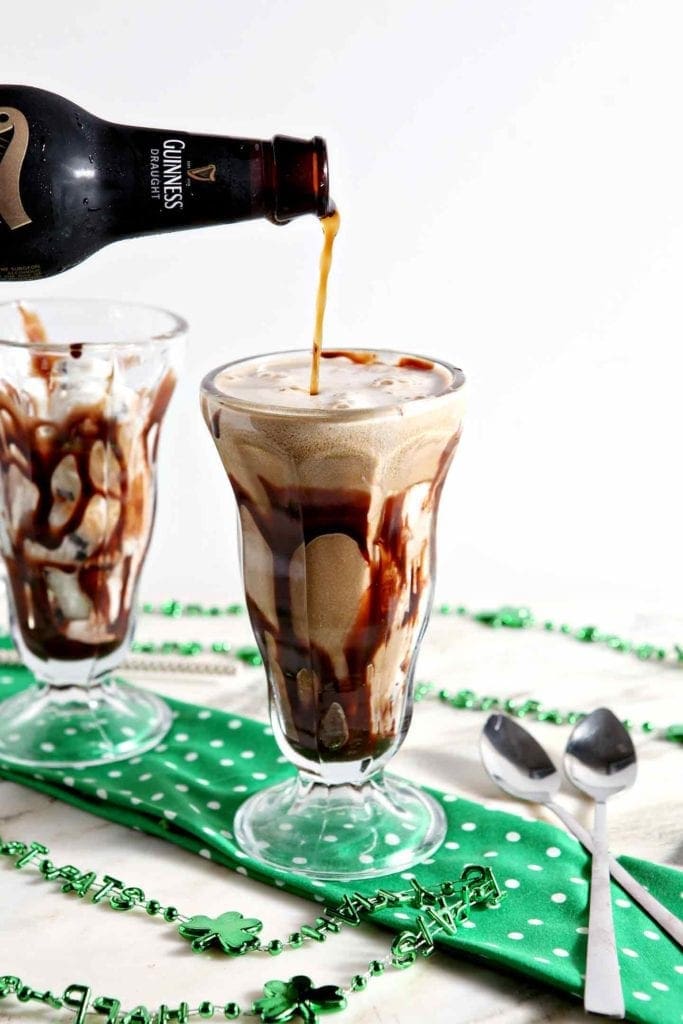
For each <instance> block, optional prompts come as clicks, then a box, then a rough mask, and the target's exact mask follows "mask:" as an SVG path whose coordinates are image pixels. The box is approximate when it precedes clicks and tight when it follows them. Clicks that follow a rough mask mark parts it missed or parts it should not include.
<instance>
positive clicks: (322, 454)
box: [202, 350, 462, 782]
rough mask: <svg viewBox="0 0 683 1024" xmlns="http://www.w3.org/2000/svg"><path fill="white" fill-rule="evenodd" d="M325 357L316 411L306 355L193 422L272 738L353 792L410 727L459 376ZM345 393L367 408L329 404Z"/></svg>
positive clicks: (386, 359)
mask: <svg viewBox="0 0 683 1024" xmlns="http://www.w3.org/2000/svg"><path fill="white" fill-rule="evenodd" d="M322 355H323V357H324V358H325V360H326V363H328V364H329V367H328V369H327V372H326V374H325V390H324V391H321V394H320V395H319V396H318V397H317V398H314V397H312V396H309V395H308V389H307V386H306V385H307V381H306V385H303V386H302V383H303V381H302V379H303V377H304V374H305V369H306V356H305V355H304V354H299V353H283V354H282V355H281V356H277V355H273V356H270V357H265V358H264V359H262V360H260V361H259V360H258V359H254V360H248V361H245V363H244V364H233V365H232V366H229V367H226V368H224V371H223V373H221V371H217V372H216V373H214V374H211V375H209V377H207V378H206V380H205V381H204V385H203V404H202V407H203V412H204V417H205V419H206V422H207V425H208V426H209V428H210V430H211V433H212V436H213V437H214V440H215V443H216V446H217V448H218V451H219V453H220V455H221V458H222V461H223V464H224V466H225V469H226V472H227V474H228V476H229V479H230V482H231V485H232V487H233V490H234V493H235V497H236V500H237V504H238V508H239V513H240V522H241V528H242V531H241V532H242V545H241V546H242V560H243V573H244V585H245V593H246V600H247V606H248V609H249V614H250V618H251V623H252V626H253V629H254V633H255V636H256V640H257V643H258V645H259V649H260V650H261V653H262V655H263V659H264V664H265V667H266V672H267V674H268V680H269V684H270V696H271V704H272V716H271V717H272V721H273V726H274V730H275V736H276V738H277V739H278V742H279V743H280V745H281V746H282V748H283V750H284V751H285V753H287V754H289V756H290V758H291V759H292V760H294V762H295V763H296V764H297V765H298V766H299V767H300V768H306V769H307V771H309V772H311V773H313V774H314V775H316V776H317V777H320V778H321V780H322V781H325V779H326V778H327V777H329V778H330V779H331V780H332V775H331V774H330V772H331V771H332V770H333V775H334V779H333V781H335V782H340V781H358V778H359V773H360V774H361V776H363V777H367V774H371V773H372V771H374V770H375V769H376V768H378V767H381V765H382V764H383V763H385V762H386V761H387V760H388V759H389V758H390V757H391V756H392V754H393V753H394V752H395V750H396V749H397V748H398V746H399V745H400V743H401V741H402V739H403V737H404V736H405V733H406V731H407V729H408V725H409V722H410V715H411V708H412V701H411V683H412V674H413V669H414V663H415V657H416V654H417V649H418V646H419V641H420V638H421V634H422V630H423V628H424V625H425V623H426V619H427V616H428V612H429V607H430V602H431V595H432V590H433V581H434V571H435V553H434V539H435V528H436V519H437V512H438V505H439V499H440V495H441V490H442V487H443V483H444V479H445V477H446V474H447V471H448V468H449V465H450V463H451V460H452V457H453V454H454V451H455V448H456V446H457V443H458V440H459V438H460V431H461V423H462V398H461V395H460V386H461V384H462V375H461V374H460V372H459V371H457V370H454V369H452V368H450V367H446V366H443V365H441V364H435V363H432V362H430V361H429V360H425V359H422V358H420V357H413V356H404V355H402V354H400V353H398V354H397V353H386V352H364V351H354V350H350V351H346V350H343V351H327V352H323V353H322ZM288 360H289V361H288ZM406 377H408V378H410V380H407V379H405V378H406ZM300 380H301V381H302V383H298V382H299V381H300ZM349 380H353V381H356V382H357V388H356V390H355V392H354V391H353V387H350V388H349V392H348V394H347V396H346V397H347V399H348V400H349V401H351V400H354V399H355V400H357V401H359V402H360V407H358V406H355V407H353V406H350V405H349V404H341V397H340V396H338V395H337V394H336V392H335V388H336V389H337V390H338V391H340V392H341V391H342V390H343V387H344V384H340V382H341V381H344V382H347V381H349ZM437 380H438V381H440V383H439V384H438V385H437V383H436V381H437ZM263 388H265V389H266V392H265V393H264V391H263ZM392 388H393V389H398V390H392ZM435 388H436V390H434V389H435ZM304 389H305V390H304ZM424 393H426V397H425V394H424ZM395 395H397V396H398V397H394V396H395ZM401 395H402V396H403V397H402V398H401ZM411 395H413V396H414V397H410V396H411ZM252 396H253V400H252ZM271 396H272V400H271ZM290 396H291V397H290ZM338 397H339V402H340V404H336V403H337V398H338ZM364 401H365V402H367V403H369V404H368V405H366V406H363V404H362V403H363V402H364ZM373 403H374V404H373ZM342 766H344V767H342Z"/></svg>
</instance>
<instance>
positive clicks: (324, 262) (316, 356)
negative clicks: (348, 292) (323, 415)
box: [309, 208, 340, 395]
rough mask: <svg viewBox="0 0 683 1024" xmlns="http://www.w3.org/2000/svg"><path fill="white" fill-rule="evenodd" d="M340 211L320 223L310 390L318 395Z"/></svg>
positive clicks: (334, 211)
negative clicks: (326, 312)
mask: <svg viewBox="0 0 683 1024" xmlns="http://www.w3.org/2000/svg"><path fill="white" fill-rule="evenodd" d="M339 223H340V218H339V211H338V210H337V209H336V208H335V209H334V210H333V211H332V213H330V214H328V215H327V217H322V218H321V220H320V224H321V226H322V229H323V235H324V236H325V237H324V240H323V251H322V253H321V255H320V277H319V279H318V295H317V298H316V302H315V330H314V332H313V359H312V362H311V383H310V387H309V391H310V393H311V394H312V395H317V394H318V392H319V391H320V354H321V352H322V347H323V320H324V318H325V305H326V303H327V279H328V277H329V276H330V267H331V266H332V246H333V245H334V240H335V238H336V237H337V232H338V231H339Z"/></svg>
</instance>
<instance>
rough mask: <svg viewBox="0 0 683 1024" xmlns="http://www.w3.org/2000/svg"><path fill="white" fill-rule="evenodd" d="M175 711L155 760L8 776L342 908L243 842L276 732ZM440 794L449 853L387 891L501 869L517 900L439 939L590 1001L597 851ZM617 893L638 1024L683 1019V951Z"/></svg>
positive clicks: (651, 867) (628, 861)
mask: <svg viewBox="0 0 683 1024" xmlns="http://www.w3.org/2000/svg"><path fill="white" fill-rule="evenodd" d="M0 682H1V683H2V685H0V698H4V697H9V696H10V695H11V694H12V693H15V692H17V691H18V690H20V689H23V688H24V687H25V686H26V685H28V684H29V682H30V676H29V674H28V672H26V670H25V669H23V668H12V669H6V670H4V671H3V673H2V675H1V676H0ZM169 704H170V706H171V707H172V709H173V712H174V724H173V728H172V729H171V732H170V733H169V735H168V737H167V738H166V739H165V741H164V742H163V743H162V744H161V745H160V746H158V747H157V748H156V749H155V750H153V751H152V752H150V753H148V754H145V755H144V756H143V757H135V758H133V759H132V760H130V761H125V762H120V763H117V764H116V765H114V766H113V767H101V768H87V769H84V770H81V771H78V772H69V771H68V770H64V771H61V770H59V771H58V770H53V771H50V772H45V771H43V772H42V773H40V774H36V773H32V772H28V771H26V772H23V771H21V772H20V771H18V770H16V769H11V768H10V767H9V766H8V765H7V764H3V763H2V758H1V756H0V774H1V775H2V776H4V777H5V778H7V779H12V780H13V781H15V782H20V783H23V784H25V785H27V786H32V787H34V788H35V789H39V790H41V791H42V792H44V793H48V794H50V795H51V796H54V797H58V798H59V799H62V800H65V801H67V802H68V803H71V804H74V805H75V806H77V807H80V808H82V809H83V810H87V811H90V812H92V813H94V814H98V815H100V816H102V817H104V818H108V819H110V820H112V821H115V822H118V823H119V824H121V825H128V826H132V827H137V828H139V829H142V830H143V831H145V832H149V833H151V834H153V835H156V836H163V837H165V838H167V839H169V840H170V841H171V842H174V843H177V844H178V845H180V846H183V847H185V848H187V849H189V850H192V851H194V852H196V853H199V854H200V856H203V857H207V858H209V859H211V860H214V861H216V862H217V863H220V864H225V865H227V866H229V867H232V868H235V869H236V870H237V871H239V872H241V873H242V874H248V875H249V876H250V877H253V878H258V879H260V880H261V881H264V882H268V883H269V884H271V885H272V884H275V885H277V886H279V887H281V888H285V889H288V890H290V891H291V892H294V893H297V894H298V895H303V896H308V897H312V898H313V899H315V900H317V901H318V902H322V901H325V902H332V903H334V902H337V901H339V900H340V899H341V897H342V894H343V892H344V887H343V886H342V885H341V884H340V883H338V882H323V881H318V880H316V879H309V878H305V877H303V876H301V875H299V874H297V873H296V869H293V870H292V872H291V873H285V872H283V871H278V870H274V869H270V868H267V867H263V866H261V865H259V864H257V863H255V862H254V861H252V860H251V859H250V858H249V857H247V856H246V855H245V854H243V853H242V851H241V850H239V849H238V848H237V847H236V845H235V843H234V841H233V837H232V832H231V827H232V820H233V817H234V814H235V811H236V810H237V808H238V806H239V805H240V803H241V801H242V800H244V799H245V798H246V797H248V796H249V795H250V794H251V793H253V792H255V791H256V790H257V789H259V787H261V786H264V785H271V784H272V783H275V782H279V781H281V780H282V779H284V778H285V777H286V776H288V775H290V774H291V773H292V771H293V769H292V768H291V767H290V766H289V765H288V764H287V762H286V759H285V758H283V757H281V756H280V753H279V750H278V749H277V747H276V745H275V743H274V741H273V739H272V735H271V730H270V728H269V727H267V726H264V725H263V723H261V722H255V721H253V720H250V719H246V718H241V717H238V716H236V715H228V714H225V713H224V712H221V711H217V710H210V709H208V708H199V707H196V706H195V705H192V704H185V703H181V702H180V701H173V700H170V701H169ZM432 792H433V793H434V796H435V797H436V798H437V799H439V800H441V801H442V804H443V808H444V810H445V812H446V816H447V820H448V834H447V836H446V840H445V842H444V844H443V846H442V848H441V849H440V850H439V851H438V853H437V854H435V856H434V857H433V858H431V859H430V860H428V861H426V862H425V863H423V864H421V865H419V866H417V867H416V868H414V869H413V871H412V872H404V873H403V874H402V875H400V876H399V877H395V878H393V879H392V877H391V876H388V877H385V878H384V879H383V880H382V882H381V883H380V884H384V885H386V886H387V887H388V888H391V887H392V882H393V883H394V887H395V888H401V887H402V886H403V885H405V882H402V881H401V879H406V878H410V877H416V878H417V879H418V880H419V881H420V882H422V883H423V884H424V885H426V886H430V885H434V884H436V883H438V882H440V881H442V880H445V879H447V878H454V877H457V876H458V875H459V873H460V871H461V869H462V867H463V866H464V865H465V864H467V863H480V864H488V865H490V866H491V867H492V868H493V869H494V871H495V874H496V878H497V880H498V883H499V885H500V887H501V888H502V889H504V890H505V891H506V893H507V895H506V898H505V899H504V900H503V901H502V903H501V906H500V908H499V909H498V910H482V911H476V910H475V911H473V913H472V919H471V920H470V921H465V922H463V924H462V927H461V928H460V929H459V930H458V932H457V934H456V935H455V936H453V937H444V938H443V939H439V940H438V943H439V945H440V946H441V947H442V948H444V949H447V950H449V951H452V952H455V953H458V952H464V953H466V954H468V955H470V956H474V957H479V958H482V959H484V960H488V961H495V962H496V963H498V964H500V965H501V966H503V967H505V968H507V969H510V970H514V971H517V972H519V973H521V974H525V975H528V976H531V977H533V978H537V979H538V980H539V981H541V982H544V983H546V984H549V985H553V986H556V987H557V988H560V989H563V990H565V991H567V992H570V993H573V994H574V995H576V996H578V997H580V996H581V993H582V986H583V982H582V974H583V972H584V970H585V959H586V931H587V924H588V913H587V907H588V894H589V884H588V883H589V878H590V859H589V857H588V856H587V854H586V853H585V852H584V851H583V849H582V848H581V847H580V846H579V844H578V843H577V842H576V841H575V840H574V839H573V838H572V837H570V836H569V835H567V834H566V833H565V832H564V831H562V830H560V829H558V828H555V827H553V826H552V825H547V824H545V823H544V822H530V821H528V820H525V819H522V818H519V817H517V816H516V815H513V814H507V813H504V812H501V811H494V810H487V809H486V808H484V807H482V806H481V805H480V804H477V803H473V802H472V801H470V800H463V799H460V798H458V797H457V796H456V795H455V794H451V793H439V792H436V791H432ZM17 838H24V839H32V838H36V837H31V836H28V837H26V836H24V837H17ZM38 838H39V837H38ZM621 860H622V862H623V863H624V865H625V866H626V867H627V868H628V870H629V871H631V873H632V874H633V875H634V876H635V877H636V878H637V879H638V880H639V881H640V882H642V883H643V884H645V885H647V886H649V887H650V889H651V891H652V892H653V894H654V895H656V896H657V898H658V899H660V900H661V901H662V903H663V904H664V905H665V906H667V907H668V908H669V909H670V910H672V911H673V912H674V913H680V910H681V907H683V902H682V897H683V872H680V871H677V870H676V869H675V868H671V867H664V866H661V865H656V864H651V863H649V862H647V861H642V860H637V859H635V858H631V857H623V858H621ZM377 885H378V882H377V880H374V881H373V880H372V879H370V880H364V881H358V882H354V883H353V885H352V886H347V887H346V888H347V889H348V888H353V889H354V890H358V891H360V892H372V891H373V890H374V889H376V888H377ZM612 892H613V902H614V919H615V927H616V934H617V945H618V948H619V960H620V963H621V972H622V982H623V988H624V997H625V1001H626V1008H627V1016H628V1017H629V1018H630V1019H631V1020H635V1021H642V1022H646V1024H669V1022H673V1021H677V1022H680V1020H681V1019H682V1016H683V953H682V952H681V951H680V950H679V949H678V948H677V946H676V945H675V944H674V943H673V942H672V941H671V940H670V939H669V938H668V936H667V935H666V934H665V933H664V932H662V931H661V930H660V929H659V928H658V926H657V925H656V924H654V922H653V921H651V920H650V918H649V917H648V916H647V915H646V914H645V913H644V912H643V911H641V910H640V909H639V908H638V907H637V906H636V905H635V904H634V903H632V901H631V900H630V899H628V898H626V896H625V894H624V893H623V892H622V890H621V889H619V888H618V886H616V885H613V886H612ZM201 909H202V908H201V907H199V908H197V912H198V913H199V912H201ZM225 909H226V910H227V909H230V908H229V907H226V908H225ZM414 915H415V912H414V911H413V912H411V911H407V910H406V909H405V908H403V909H401V910H393V909H387V910H386V911H383V912H380V913H378V914H377V915H376V919H377V921H378V922H380V923H382V924H383V925H386V926H387V927H389V928H393V929H396V930H400V929H402V928H405V927H406V923H407V922H409V921H410V920H412V918H413V917H414Z"/></svg>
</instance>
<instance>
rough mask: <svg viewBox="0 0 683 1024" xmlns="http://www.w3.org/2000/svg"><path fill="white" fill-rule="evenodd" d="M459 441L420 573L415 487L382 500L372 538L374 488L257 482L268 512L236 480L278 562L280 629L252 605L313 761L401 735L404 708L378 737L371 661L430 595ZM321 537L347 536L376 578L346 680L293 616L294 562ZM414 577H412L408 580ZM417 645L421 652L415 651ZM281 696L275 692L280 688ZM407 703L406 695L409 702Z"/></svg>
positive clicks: (445, 459) (353, 755) (434, 500)
mask: <svg viewBox="0 0 683 1024" xmlns="http://www.w3.org/2000/svg"><path fill="white" fill-rule="evenodd" d="M459 439H460V432H459V431H458V432H456V433H455V434H454V435H453V436H452V437H451V439H450V440H449V442H448V443H447V445H446V446H445V449H444V451H443V453H442V455H441V458H440V460H439V465H438V469H437V472H436V474H435V476H434V478H433V480H431V481H430V487H429V491H428V494H427V496H426V498H425V501H424V505H423V510H424V511H425V512H426V513H430V512H432V511H433V520H432V524H433V525H432V536H431V537H430V538H429V541H428V542H426V543H425V545H424V548H423V551H422V553H421V557H420V559H419V560H418V564H417V566H416V567H413V566H412V565H411V560H410V559H409V558H408V556H407V552H406V546H407V542H408V539H409V530H410V527H409V525H408V522H407V517H406V513H405V511H404V505H405V500H406V496H407V494H408V490H410V489H408V490H406V491H404V492H399V493H396V494H393V495H390V496H388V497H387V498H386V499H385V501H384V506H383V509H382V512H381V515H380V518H379V525H378V527H377V530H376V533H373V531H372V528H371V526H370V519H369V513H370V494H369V492H367V491H363V490H344V491H342V492H340V491H336V490H332V489H325V488H311V487H298V488H291V487H276V486H274V485H272V484H271V483H269V481H268V480H266V479H265V478H264V477H261V476H259V478H258V479H259V482H260V484H261V485H262V487H263V488H264V490H265V492H266V494H267V496H268V502H269V506H270V507H269V508H268V509H265V508H264V507H263V505H262V504H260V503H259V502H258V501H255V500H254V499H253V498H252V496H251V495H250V493H249V491H248V490H247V489H246V488H245V487H243V486H242V485H241V484H240V483H239V481H238V480H237V479H236V478H235V477H234V476H232V475H231V474H229V475H230V480H231V483H232V486H233V488H234V491H235V495H236V497H237V501H238V505H239V507H240V510H242V509H246V510H247V511H248V512H249V514H250V515H251V517H252V518H253V520H254V522H255V524H256V526H257V528H258V530H259V532H260V533H261V535H262V536H263V538H264V540H265V541H266V543H267V544H268V546H269V548H270V550H271V552H272V555H273V565H274V587H275V595H274V596H275V609H276V616H277V622H276V623H273V622H271V621H270V619H269V618H267V617H266V616H265V615H264V613H263V612H262V610H261V609H260V607H259V606H258V604H257V603H256V602H255V601H254V600H253V599H251V598H250V597H249V594H248V592H247V605H248V608H249V614H250V618H251V623H252V627H253V629H254V633H255V635H256V639H257V642H258V644H259V648H260V650H261V653H262V655H263V658H264V663H265V664H266V665H267V666H269V665H271V663H272V662H274V663H275V664H276V665H277V666H278V667H279V669H280V670H281V671H282V673H283V676H284V680H285V685H286V690H287V697H288V701H289V706H290V709H291V715H290V714H289V713H288V712H287V709H284V711H285V714H284V715H283V718H284V720H285V721H287V720H288V719H289V718H291V730H292V731H287V739H288V741H289V742H290V743H291V745H292V746H293V747H294V749H295V750H296V751H297V752H298V753H299V754H301V755H302V756H303V757H306V758H308V759H309V760H314V761H316V760H320V761H325V760H327V759H334V760H340V759H343V760H361V759H362V758H365V757H372V758H377V757H378V756H380V755H381V754H382V753H383V752H384V750H386V749H387V748H388V747H389V746H391V745H392V744H393V743H394V742H395V740H396V738H397V737H396V723H395V718H394V714H395V713H397V714H398V715H399V718H400V713H401V710H402V709H401V708H398V707H397V708H395V709H394V710H393V711H392V709H391V708H386V709H382V714H381V718H382V721H381V725H380V730H379V732H378V731H377V729H376V726H375V722H374V719H373V714H372V709H371V686H372V665H373V660H374V658H375V656H376V654H377V652H378V651H379V649H380V648H381V647H382V646H383V645H384V644H385V643H386V642H387V640H388V638H389V636H390V634H391V632H392V631H393V629H394V628H397V627H406V626H408V625H414V624H415V623H416V622H417V619H418V617H419V612H420V601H421V598H422V597H423V596H424V595H425V593H428V592H429V587H430V584H429V581H430V580H431V579H433V573H434V567H435V566H434V545H433V531H434V529H435V527H436V514H437V510H438V503H439V498H440V495H441V490H442V487H443V483H444V479H445V477H446V473H447V470H448V467H449V465H450V462H451V459H452V458H453V454H454V452H455V449H456V446H457V443H458V441H459ZM413 486H414V485H413ZM324 534H344V535H346V536H347V537H350V538H351V539H352V540H353V541H354V543H355V544H356V545H357V547H358V550H359V551H360V553H361V555H362V556H363V558H364V559H365V561H366V563H367V565H368V568H369V571H370V578H369V581H368V586H367V589H366V591H365V595H364V598H363V600H362V602H361V605H360V607H359V610H358V615H357V618H356V621H355V623H354V625H353V627H352V629H351V631H350V633H349V636H348V638H347V643H346V646H345V648H344V654H345V656H346V662H347V666H348V673H347V675H346V676H344V677H343V678H339V677H338V676H337V675H336V673H335V668H334V664H333V662H332V659H331V658H330V657H329V655H328V654H327V652H326V651H324V650H323V649H321V648H320V647H319V646H318V645H316V644H315V643H313V642H312V641H310V639H309V638H307V637H301V636H300V635H298V634H297V632H296V630H295V628H294V623H293V621H292V618H291V612H290V609H291V599H290V581H291V577H292V560H293V558H294V555H295V553H296V551H297V549H298V548H299V547H300V545H301V544H302V542H303V543H304V544H310V543H311V541H313V540H315V538H316V537H320V536H322V535H324ZM425 548H426V549H428V550H425ZM413 570H414V571H413ZM408 572H410V578H407V573H408ZM406 592H407V593H408V595H409V600H408V605H407V608H406V610H405V612H404V614H403V616H402V618H401V619H400V620H398V614H399V611H398V609H399V603H400V600H401V597H402V595H404V594H405V593H406ZM268 635H270V636H272V637H273V638H274V645H275V647H274V650H269V648H268V643H267V637H268ZM415 640H417V638H415ZM412 647H413V649H414V647H415V644H413V645H412ZM409 669H410V665H403V666H402V670H405V671H406V672H407V671H408V670H409ZM274 690H275V692H277V687H274ZM405 697H407V693H406V694H405V696H404V698H403V699H405ZM335 704H336V705H339V707H340V708H341V709H342V711H343V716H342V714H340V713H339V712H338V710H336V709H335V707H334V705H335ZM335 711H336V713H335ZM409 724H410V723H409V721H406V722H404V730H405V729H407V728H408V725H409ZM401 738H402V737H401Z"/></svg>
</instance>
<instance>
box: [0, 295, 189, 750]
mask: <svg viewBox="0 0 683 1024" xmlns="http://www.w3.org/2000/svg"><path fill="white" fill-rule="evenodd" d="M185 331H186V324H185V323H184V321H183V320H181V319H180V318H179V317H177V316H175V315H174V314H172V313H167V312H165V311H163V310H159V309H153V308H149V307H145V306H136V305H128V304H123V303H115V302H106V301H102V302H100V301H94V300H84V301H81V300H51V299H50V300H40V301H35V302H30V303H27V304H26V305H24V304H21V303H18V302H11V303H3V304H2V305H0V552H1V553H2V557H3V559H4V562H5V569H6V581H7V592H8V599H9V611H10V624H11V631H12V636H13V639H14V641H15V644H16V647H17V649H18V652H19V655H20V657H21V659H22V661H23V663H24V665H26V667H27V668H29V669H30V670H31V672H32V673H33V675H34V677H35V680H36V682H35V685H33V686H30V687H29V688H28V689H26V690H24V691H23V692H22V693H20V694H18V695H17V696H15V697H12V698H10V699H8V700H5V701H3V702H2V703H0V760H2V761H5V762H8V763H11V764H18V765H26V766H31V767H34V768H41V767H42V768H59V767H79V766H81V767H82V766H86V765H95V764H103V763H107V762H110V761H116V760H119V759H123V758H128V757H132V756H133V755H135V754H139V753H142V752H143V751H145V750H149V749H150V748H151V747H153V746H155V745H156V744H157V743H158V742H160V740H161V739H162V737H163V736H164V735H165V733H166V732H167V730H168V728H169V726H170V724H171V714H170V711H169V709H168V707H167V705H166V704H165V703H164V702H163V701H162V700H160V699H159V698H158V697H156V696H155V695H153V694H151V693H148V692H146V691H143V690H139V689H136V688H135V687H133V686H131V685H129V684H128V683H126V682H124V681H122V680H120V679H116V678H114V677H113V676H112V675H111V673H112V671H113V670H114V669H115V668H116V667H117V666H118V665H119V664H120V662H121V661H122V660H123V658H124V657H125V655H126V653H127V651H128V647H129V643H130V639H131V635H132V632H133V628H134V622H135V608H136V595H137V589H138V583H139V578H140V570H141V569H142V565H143V562H144V560H145V555H146V553H147V548H148V545H149V540H150V536H151V532H152V524H153V521H154V511H155V504H156V458H157V445H158V440H159V429H160V426H161V421H162V419H163V416H164V413H165V411H166V408H167V405H168V402H169V400H170V398H171V395H172V392H173V388H174V385H175V380H176V371H177V366H178V361H179V357H180V354H181V349H182V339H183V336H184V334H185Z"/></svg>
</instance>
